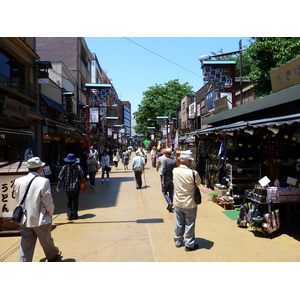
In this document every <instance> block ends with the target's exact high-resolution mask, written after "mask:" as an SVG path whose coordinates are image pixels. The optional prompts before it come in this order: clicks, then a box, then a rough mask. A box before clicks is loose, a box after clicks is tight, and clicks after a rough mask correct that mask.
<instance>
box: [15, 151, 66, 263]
mask: <svg viewBox="0 0 300 300" xmlns="http://www.w3.org/2000/svg"><path fill="white" fill-rule="evenodd" d="M27 163H28V170H29V173H28V174H27V175H26V176H22V177H19V178H17V179H16V180H15V182H14V190H15V196H16V199H17V201H18V203H20V202H21V199H22V198H23V195H24V194H25V191H26V189H27V187H28V186H29V185H30V183H31V182H32V184H31V185H30V186H29V189H28V194H27V197H26V198H25V202H24V204H23V209H24V215H23V218H22V221H21V227H20V233H21V243H20V256H19V261H20V262H32V258H33V253H34V248H35V244H36V240H37V239H39V241H40V244H41V246H42V248H43V250H44V253H45V255H46V258H47V260H48V261H49V262H54V261H57V260H59V259H60V258H61V251H60V250H59V249H58V248H57V247H56V246H55V245H54V241H53V238H52V237H51V230H52V215H53V212H54V204H53V198H52V194H51V187H50V181H49V179H47V178H45V177H42V176H41V175H42V174H43V169H44V165H45V163H44V162H42V161H41V159H40V158H39V157H33V158H30V159H29V160H28V161H27Z"/></svg>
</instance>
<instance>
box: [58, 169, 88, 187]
mask: <svg viewBox="0 0 300 300" xmlns="http://www.w3.org/2000/svg"><path fill="white" fill-rule="evenodd" d="M83 176H84V175H83V171H82V169H81V167H80V166H79V165H77V164H72V165H69V164H67V165H64V166H63V167H62V168H61V170H60V172H59V175H58V183H57V188H58V189H59V188H60V186H61V184H62V183H63V185H64V190H65V191H70V190H73V189H79V184H78V179H81V178H83Z"/></svg>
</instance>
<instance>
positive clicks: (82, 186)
mask: <svg viewBox="0 0 300 300" xmlns="http://www.w3.org/2000/svg"><path fill="white" fill-rule="evenodd" d="M78 184H79V188H80V191H81V193H83V194H84V193H86V192H87V190H88V188H87V186H86V184H85V178H81V179H78Z"/></svg>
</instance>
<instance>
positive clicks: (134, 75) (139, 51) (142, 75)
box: [85, 37, 249, 112]
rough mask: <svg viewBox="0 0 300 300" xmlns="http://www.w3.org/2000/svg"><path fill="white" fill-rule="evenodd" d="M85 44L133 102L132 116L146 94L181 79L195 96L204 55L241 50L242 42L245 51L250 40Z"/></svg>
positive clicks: (119, 40) (105, 39) (155, 39)
mask: <svg viewBox="0 0 300 300" xmlns="http://www.w3.org/2000/svg"><path fill="white" fill-rule="evenodd" d="M128 39H129V40H128ZM85 40H86V42H87V45H88V47H89V49H90V50H91V52H92V53H96V55H97V58H98V61H99V63H100V65H101V67H102V69H103V70H105V71H106V73H107V75H108V77H109V78H110V80H111V81H112V83H113V85H114V87H115V89H116V91H117V93H118V96H119V98H120V100H122V101H130V102H131V106H132V112H134V111H136V110H137V109H138V104H139V103H140V101H141V100H142V98H143V92H144V91H146V90H148V88H149V87H150V86H154V85H155V84H162V85H163V84H164V83H166V82H168V81H169V80H173V79H179V82H180V83H182V84H183V83H185V82H188V83H189V85H191V86H192V87H193V90H194V91H195V92H196V91H197V90H199V89H200V88H201V87H202V85H203V79H202V74H201V73H202V70H201V66H200V62H199V57H200V56H201V55H206V54H208V55H209V54H211V53H212V52H214V53H219V52H220V51H222V52H230V51H235V50H238V49H239V40H242V45H243V47H246V46H249V38H248V37H128V38H124V37H85ZM136 43H137V44H138V45H137V44H136ZM139 45H140V46H139ZM141 46H142V47H141ZM145 48H146V49H148V50H146V49H145ZM150 51H151V52H150ZM154 53H155V54H154ZM162 57H163V58H162Z"/></svg>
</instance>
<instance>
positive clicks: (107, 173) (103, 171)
mask: <svg viewBox="0 0 300 300" xmlns="http://www.w3.org/2000/svg"><path fill="white" fill-rule="evenodd" d="M105 172H106V177H107V178H109V171H105V168H102V177H101V178H102V179H104V173H105Z"/></svg>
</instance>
